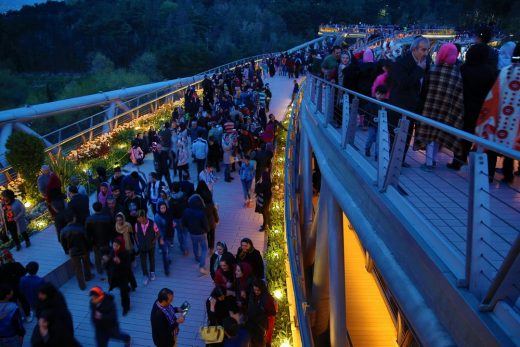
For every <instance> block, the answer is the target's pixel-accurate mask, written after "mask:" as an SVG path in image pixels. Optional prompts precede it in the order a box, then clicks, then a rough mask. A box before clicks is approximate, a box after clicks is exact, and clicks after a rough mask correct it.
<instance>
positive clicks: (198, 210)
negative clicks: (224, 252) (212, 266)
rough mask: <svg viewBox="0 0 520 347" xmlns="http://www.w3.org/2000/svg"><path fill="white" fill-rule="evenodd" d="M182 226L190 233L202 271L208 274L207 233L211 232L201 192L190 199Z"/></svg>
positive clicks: (183, 215) (194, 253)
mask: <svg viewBox="0 0 520 347" xmlns="http://www.w3.org/2000/svg"><path fill="white" fill-rule="evenodd" d="M182 226H183V227H184V228H186V229H187V230H188V231H189V233H190V236H191V243H192V245H193V255H194V256H195V261H196V262H198V263H199V271H200V273H201V274H203V275H207V274H208V273H209V272H208V270H207V269H206V267H205V266H206V254H207V252H208V243H207V236H206V235H207V233H208V232H209V223H208V218H207V217H206V213H205V212H204V201H203V200H202V198H201V197H200V195H199V194H193V195H192V196H191V198H190V199H189V200H188V208H187V209H186V210H184V213H183V214H182ZM199 247H200V253H199Z"/></svg>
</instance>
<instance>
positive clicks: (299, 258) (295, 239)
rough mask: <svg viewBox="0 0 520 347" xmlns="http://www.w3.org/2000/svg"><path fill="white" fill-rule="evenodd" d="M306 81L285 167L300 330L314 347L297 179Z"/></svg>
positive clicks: (288, 232) (295, 108) (296, 106)
mask: <svg viewBox="0 0 520 347" xmlns="http://www.w3.org/2000/svg"><path fill="white" fill-rule="evenodd" d="M304 88H305V82H303V84H302V86H301V88H300V91H299V93H298V95H297V97H295V98H294V102H293V104H292V110H291V116H290V118H289V127H288V131H287V142H286V144H285V164H284V186H285V187H284V190H285V197H284V198H285V233H286V239H287V242H288V245H287V252H288V255H289V265H290V268H291V278H292V282H293V289H294V298H295V303H296V312H297V319H298V327H299V330H300V336H301V344H302V346H306V347H312V346H314V341H313V337H312V330H311V323H310V317H309V314H308V312H307V309H308V308H309V304H308V302H309V300H310V298H308V296H307V294H306V288H305V281H304V266H303V251H302V240H301V235H302V233H301V232H300V217H299V212H298V206H297V204H298V198H297V192H296V190H297V177H296V176H295V174H296V173H297V172H298V152H297V151H298V146H297V145H296V142H297V139H296V135H297V133H298V115H299V112H300V106H301V101H302V97H303V90H304Z"/></svg>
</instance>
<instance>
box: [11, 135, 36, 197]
mask: <svg viewBox="0 0 520 347" xmlns="http://www.w3.org/2000/svg"><path fill="white" fill-rule="evenodd" d="M5 147H6V149H7V153H6V159H7V161H8V162H9V165H11V166H12V167H13V168H14V169H15V170H16V172H18V174H20V175H21V176H22V177H23V179H24V183H23V185H22V193H24V194H25V196H26V197H29V198H31V199H32V200H37V199H38V197H39V193H38V188H37V185H36V181H37V177H38V173H39V171H40V168H41V166H42V165H43V163H44V161H45V154H44V151H45V146H44V144H43V141H42V140H40V139H39V138H37V137H35V136H33V135H29V134H27V133H24V132H22V131H15V132H13V133H12V134H11V136H9V138H8V139H7V143H6V145H5Z"/></svg>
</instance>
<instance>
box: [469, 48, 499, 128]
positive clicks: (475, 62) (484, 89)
mask: <svg viewBox="0 0 520 347" xmlns="http://www.w3.org/2000/svg"><path fill="white" fill-rule="evenodd" d="M488 49H489V47H488V46H487V45H483V44H479V45H474V46H471V48H470V49H469V50H468V52H467V53H466V62H465V63H464V64H463V65H462V66H461V68H460V74H461V75H462V85H463V93H464V130H465V131H467V132H469V133H472V134H473V133H474V132H475V125H476V122H477V118H478V116H479V113H480V109H481V108H482V104H483V103H484V100H485V99H486V96H487V94H488V92H489V91H490V89H491V87H493V84H494V83H495V80H496V78H497V74H498V71H497V69H496V68H495V67H492V66H491V65H490V64H489V61H488V55H487V54H488V53H487V52H488Z"/></svg>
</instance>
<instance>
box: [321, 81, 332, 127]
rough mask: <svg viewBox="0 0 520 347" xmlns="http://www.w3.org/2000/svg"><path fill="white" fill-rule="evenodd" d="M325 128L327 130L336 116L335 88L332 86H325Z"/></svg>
mask: <svg viewBox="0 0 520 347" xmlns="http://www.w3.org/2000/svg"><path fill="white" fill-rule="evenodd" d="M323 113H324V114H323V115H324V117H323V118H324V119H323V120H324V123H323V127H324V128H326V127H327V126H328V125H329V124H330V122H331V121H332V115H333V114H334V87H333V86H332V85H330V84H327V85H325V110H324V112H323Z"/></svg>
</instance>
